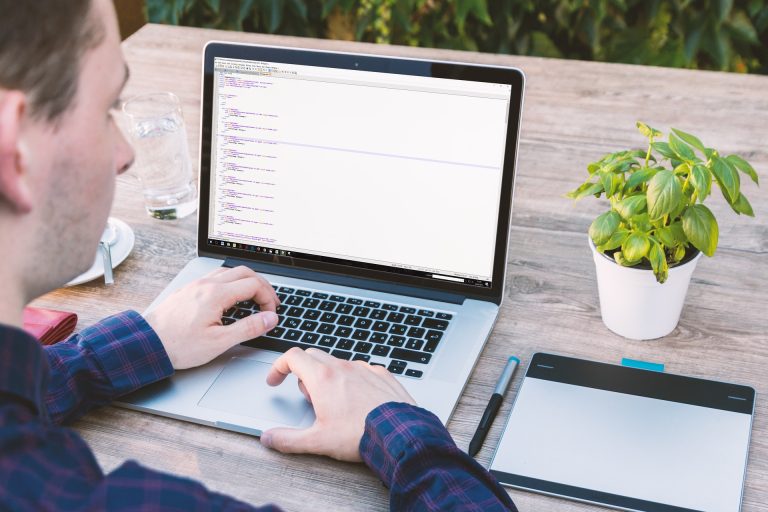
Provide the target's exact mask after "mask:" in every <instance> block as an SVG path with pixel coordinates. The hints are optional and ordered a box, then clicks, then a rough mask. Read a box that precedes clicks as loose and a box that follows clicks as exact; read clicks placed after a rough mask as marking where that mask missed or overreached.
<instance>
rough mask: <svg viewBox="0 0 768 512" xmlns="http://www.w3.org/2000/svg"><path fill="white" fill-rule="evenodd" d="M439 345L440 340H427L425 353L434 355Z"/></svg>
mask: <svg viewBox="0 0 768 512" xmlns="http://www.w3.org/2000/svg"><path fill="white" fill-rule="evenodd" d="M438 343H440V340H437V341H434V340H427V344H426V345H424V352H429V353H430V354H431V353H433V352H434V351H435V350H437V344H438Z"/></svg>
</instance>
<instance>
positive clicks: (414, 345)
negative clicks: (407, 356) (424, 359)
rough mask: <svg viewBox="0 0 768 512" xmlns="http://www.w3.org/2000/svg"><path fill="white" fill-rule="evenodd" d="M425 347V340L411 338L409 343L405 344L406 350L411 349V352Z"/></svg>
mask: <svg viewBox="0 0 768 512" xmlns="http://www.w3.org/2000/svg"><path fill="white" fill-rule="evenodd" d="M423 345H424V340H417V339H415V338H410V339H409V340H408V342H407V343H406V344H405V348H409V349H411V350H421V347H422V346H423Z"/></svg>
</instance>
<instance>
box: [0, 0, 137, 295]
mask: <svg viewBox="0 0 768 512" xmlns="http://www.w3.org/2000/svg"><path fill="white" fill-rule="evenodd" d="M0 12H2V13H3V16H2V17H0V246H2V247H3V249H4V252H5V253H6V254H5V255H4V257H5V259H6V261H5V262H4V263H3V266H2V268H0V278H2V279H3V280H4V283H8V279H11V284H13V285H15V287H16V290H14V293H19V294H21V295H22V297H21V299H23V300H24V301H26V300H30V299H32V298H34V297H35V296H37V295H39V294H41V293H45V292H46V291H48V290H50V289H52V288H55V287H57V286H60V285H61V284H63V283H64V282H66V281H67V280H68V279H70V278H71V277H73V276H75V275H77V274H78V273H80V272H82V271H84V270H86V269H87V268H88V267H89V266H90V264H91V263H92V262H93V257H94V254H95V250H96V245H97V242H98V239H99V237H100V235H101V232H102V230H103V228H104V225H105V222H106V217H107V215H108V214H109V209H110V206H111V203H112V197H113V194H114V183H115V176H116V175H117V174H118V173H120V172H122V171H124V170H125V169H127V168H128V166H129V165H130V163H131V161H132V159H133V154H132V152H131V149H130V147H129V146H128V145H127V143H126V141H125V139H124V138H123V136H122V134H121V133H120V131H119V130H118V128H117V127H116V125H115V123H114V120H113V119H112V115H111V110H112V108H113V107H114V106H115V104H116V103H117V102H118V101H119V97H120V93H121V90H122V88H123V85H124V83H125V81H126V79H127V68H126V65H125V62H124V60H123V56H122V52H121V49H120V38H119V34H118V29H117V21H116V17H115V13H114V7H113V6H112V3H111V1H110V0H69V1H67V2H65V3H64V4H62V2H60V1H57V0H34V1H30V2H15V1H11V0H0Z"/></svg>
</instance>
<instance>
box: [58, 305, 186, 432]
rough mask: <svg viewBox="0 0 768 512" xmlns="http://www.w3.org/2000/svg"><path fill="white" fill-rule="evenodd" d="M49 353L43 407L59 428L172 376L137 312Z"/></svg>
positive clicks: (161, 349)
mask: <svg viewBox="0 0 768 512" xmlns="http://www.w3.org/2000/svg"><path fill="white" fill-rule="evenodd" d="M45 352H46V356H47V358H48V365H49V367H50V373H49V379H48V383H47V387H46V396H45V403H46V407H47V410H48V415H49V417H50V419H51V421H53V422H55V423H63V422H65V421H70V420H73V419H75V418H78V417H80V416H82V415H83V414H85V413H86V412H88V411H89V410H91V409H92V408H94V407H96V406H99V405H103V404H105V403H108V402H110V401H112V400H113V399H115V398H117V397H119V396H121V395H124V394H126V393H129V392H131V391H134V390H136V389H139V388H141V387H143V386H146V385H148V384H151V383H153V382H156V381H158V380H161V379H164V378H166V377H169V376H170V375H172V374H173V366H172V365H171V361H170V359H169V358H168V354H167V353H166V352H165V348H164V347H163V344H162V343H161V342H160V339H159V338H158V337H157V334H156V333H155V331H154V330H153V329H152V327H150V326H149V324H148V323H147V322H146V321H145V320H144V318H143V317H142V316H141V315H140V314H138V313H136V312H135V311H126V312H124V313H119V314H117V315H114V316H111V317H108V318H105V319H104V320H102V321H101V322H99V323H97V324H95V325H93V326H91V327H88V328H86V329H83V330H82V331H81V332H79V333H78V334H74V335H72V336H71V337H69V338H68V339H67V340H65V341H62V342H60V343H57V344H55V345H50V346H46V347H45Z"/></svg>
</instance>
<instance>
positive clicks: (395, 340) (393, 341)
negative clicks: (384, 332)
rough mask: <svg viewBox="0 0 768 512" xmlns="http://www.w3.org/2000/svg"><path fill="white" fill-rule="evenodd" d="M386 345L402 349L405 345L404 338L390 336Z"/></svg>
mask: <svg viewBox="0 0 768 512" xmlns="http://www.w3.org/2000/svg"><path fill="white" fill-rule="evenodd" d="M387 345H392V346H393V347H402V346H403V345H405V338H404V337H403V336H390V337H389V341H387Z"/></svg>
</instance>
